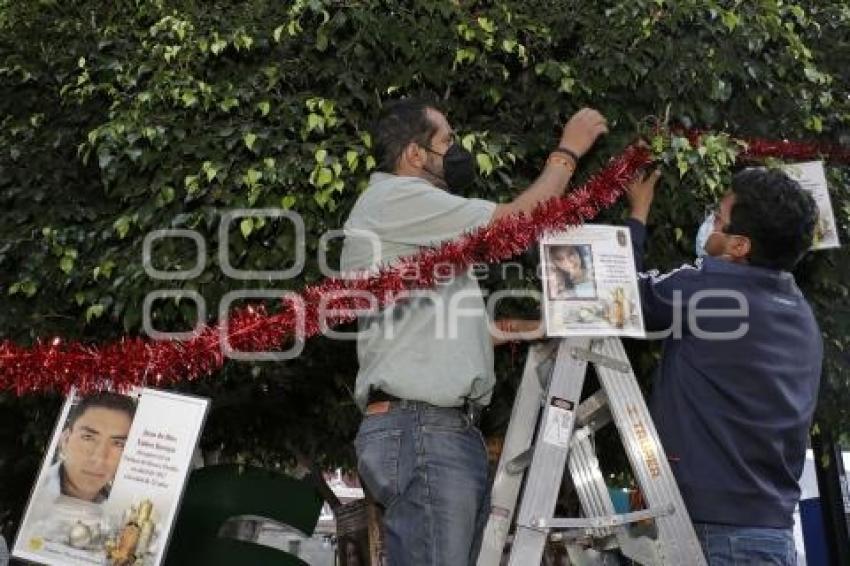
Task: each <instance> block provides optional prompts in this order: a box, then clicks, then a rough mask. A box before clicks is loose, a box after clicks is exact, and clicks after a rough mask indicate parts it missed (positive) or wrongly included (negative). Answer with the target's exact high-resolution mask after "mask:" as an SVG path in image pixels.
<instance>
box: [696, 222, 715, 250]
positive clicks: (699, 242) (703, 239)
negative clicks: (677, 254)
mask: <svg viewBox="0 0 850 566" xmlns="http://www.w3.org/2000/svg"><path fill="white" fill-rule="evenodd" d="M713 232H714V213H713V212H709V213H708V215H707V216H706V217H705V220H703V221H702V224H700V227H699V230H698V231H697V238H696V246H695V248H696V252H697V257H703V256H707V255H708V252H707V251H706V250H705V244H706V243H708V238H709V236H711V234H712V233H713Z"/></svg>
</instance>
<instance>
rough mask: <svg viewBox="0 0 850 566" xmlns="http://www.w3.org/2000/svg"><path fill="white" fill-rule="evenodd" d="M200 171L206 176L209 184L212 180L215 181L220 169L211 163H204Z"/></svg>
mask: <svg viewBox="0 0 850 566" xmlns="http://www.w3.org/2000/svg"><path fill="white" fill-rule="evenodd" d="M201 169H202V170H203V172H204V174H206V176H207V183H210V182H212V180H213V179H215V176H216V175H218V172H219V171H220V170H221V167H219V166H217V165H216V164H214V163H213V162H212V161H204V164H203V165H202V166H201Z"/></svg>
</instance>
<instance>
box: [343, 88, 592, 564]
mask: <svg viewBox="0 0 850 566" xmlns="http://www.w3.org/2000/svg"><path fill="white" fill-rule="evenodd" d="M606 131H607V128H606V123H605V119H604V118H603V117H602V115H601V114H599V113H598V112H596V111H595V110H591V109H588V108H585V109H583V110H581V111H579V112H578V113H576V114H575V115H574V116H573V117H572V118H571V119H570V120H569V121H568V122H567V124H566V125H565V126H564V129H563V133H562V136H561V143H560V145H559V146H558V147H557V148H556V149H555V150H554V151H553V152H552V154H551V155H550V157H549V159H548V161H547V164H546V167H545V168H544V170H543V172H542V173H541V174H540V176H539V177H538V178H537V180H535V182H534V183H533V184H532V185H531V186H530V187H528V188H527V189H526V190H525V191H523V192H522V193H521V194H520V195H519V196H517V197H516V198H515V199H514V200H513V201H512V202H509V203H504V204H496V203H491V202H487V201H484V200H479V199H466V198H462V197H460V196H457V195H455V194H452V191H457V190H460V189H463V188H464V185H468V184H469V183H471V182H472V181H474V178H475V171H476V165H475V160H474V159H473V157H472V155H470V154H469V153H468V152H466V151H465V150H463V149H462V148H461V147H460V145H458V144H456V143H455V142H454V135H453V131H452V129H451V126H450V125H449V123H448V121H447V119H446V117H445V116H444V115H443V114H442V113H441V112H439V111H438V110H437V109H436V108H434V107H433V106H429V105H426V104H422V103H419V102H415V101H409V100H402V101H397V102H395V103H391V104H388V105H387V106H386V107H385V108H384V110H383V111H382V113H381V116H380V118H379V120H378V122H377V125H376V127H375V131H374V132H373V140H374V146H375V157H376V159H377V161H378V170H379V172H378V173H375V174H374V175H373V176H372V178H371V179H370V183H369V186H368V188H367V189H366V191H365V192H364V193H363V194H362V195H361V197H360V198H359V199H358V201H357V203H355V205H354V208H353V209H352V211H351V214H350V216H349V218H348V220H347V221H346V223H345V227H344V228H345V232H346V239H345V242H344V245H343V253H342V269H343V271H345V272H359V273H361V274H362V273H364V272H367V273H368V272H372V271H375V270H377V269H378V268H379V267H380V266H383V265H387V264H391V263H392V262H393V261H394V260H396V259H397V258H399V257H403V256H408V255H412V254H416V253H417V252H419V251H421V250H422V249H423V248H427V247H431V246H434V245H437V244H439V243H441V242H444V241H446V240H452V239H456V238H458V237H459V236H461V235H463V234H464V233H466V232H469V231H471V230H473V229H475V228H478V227H480V226H484V225H486V224H488V223H490V222H492V221H494V220H497V219H499V218H502V217H505V216H509V215H512V214H517V213H529V212H531V211H532V210H533V209H534V208H535V207H536V206H537V205H538V204H540V203H541V202H543V201H545V200H548V199H549V198H552V197H556V196H560V195H562V194H563V193H564V190H565V189H566V186H567V183H568V181H569V179H570V177H571V175H572V173H573V171H574V170H575V167H576V164H577V162H578V159H579V158H580V157H581V156H582V155H583V154H584V153H585V152H586V151H587V150H588V149H589V148H590V147H591V146H592V145H593V143H594V142H595V141H596V139H597V137H598V136H599V135H601V134H602V133H604V132H606ZM441 279H442V281H441V282H440V283H439V284H438V285H437V286H436V288H434V289H430V290H421V291H414V292H411V293H410V294H408V295H407V296H405V297H402V298H401V299H400V300H399V301H397V302H396V303H395V304H394V305H393V306H389V307H387V308H385V309H384V310H383V311H381V312H378V313H375V314H373V315H371V316H364V317H361V319H360V321H359V322H360V334H359V335H358V344H357V346H358V358H359V362H360V370H359V373H358V375H357V383H356V387H355V390H356V391H355V393H356V398H357V402H358V404H359V405H360V406H361V408H363V409H365V413H366V416H365V417H364V419H363V422H362V424H361V426H360V429H359V431H358V433H357V438H356V440H355V447H356V449H357V457H358V471H359V473H360V476H361V479H362V480H363V483H364V485H365V487H366V488H367V489H368V490H369V491H370V493H371V494H372V495H373V496H374V497H375V499H376V500H377V501H378V503H380V504H381V505H382V506H383V507H384V519H383V521H384V532H385V536H386V549H387V559H388V564H393V565H395V564H401V565H408V564H410V565H413V564H415V565H417V566H418V565H435V566H436V565H464V564H472V563H474V562H475V560H476V558H477V554H478V545H479V543H480V535H481V531H482V530H483V527H484V524H485V523H486V519H487V516H488V514H489V485H488V478H487V456H486V447H485V446H484V443H483V438H482V437H481V433H480V432H479V431H478V429H477V428H476V426H475V425H474V423H473V422H472V419H471V417H470V416H469V411H468V410H467V409H468V408H469V407H470V406H473V405H474V406H483V405H487V404H488V403H489V402H490V394H491V392H492V389H493V385H494V381H495V378H494V373H493V339H492V338H491V334H490V331H489V324H488V319H487V314H486V309H485V305H484V299H483V297H482V295H481V290H480V288H479V287H478V283H477V281H476V280H475V279H474V278H473V277H472V276H471V275H470V273H468V272H463V273H449V274H446V276H445V277H443V278H441ZM515 324H516V325H517V326H516V327H518V328H522V325H521V324H519V323H515ZM525 328H528V327H525ZM532 334H533V333H532Z"/></svg>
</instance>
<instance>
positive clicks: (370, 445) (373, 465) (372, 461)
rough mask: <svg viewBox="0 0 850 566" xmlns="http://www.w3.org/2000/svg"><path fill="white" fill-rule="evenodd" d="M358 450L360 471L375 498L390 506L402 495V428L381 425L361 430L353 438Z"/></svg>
mask: <svg viewBox="0 0 850 566" xmlns="http://www.w3.org/2000/svg"><path fill="white" fill-rule="evenodd" d="M354 448H355V450H356V451H357V472H358V473H359V474H360V479H361V480H362V481H363V483H365V484H366V487H367V488H368V489H369V492H370V493H371V494H372V497H374V498H375V500H376V501H377V502H378V503H380V504H381V505H383V506H384V507H387V506H389V505H390V504H391V503H392V502H393V500H395V498H396V497H398V495H399V489H398V458H399V452H400V451H401V430H399V429H389V430H387V429H382V430H376V431H373V432H366V433H365V434H358V435H357V438H356V439H355V441H354Z"/></svg>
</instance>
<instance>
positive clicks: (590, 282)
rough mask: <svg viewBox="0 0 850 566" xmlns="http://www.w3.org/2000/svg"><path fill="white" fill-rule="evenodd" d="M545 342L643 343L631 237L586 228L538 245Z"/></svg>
mask: <svg viewBox="0 0 850 566" xmlns="http://www.w3.org/2000/svg"><path fill="white" fill-rule="evenodd" d="M540 258H541V265H542V275H543V277H542V279H543V297H544V309H543V312H544V318H545V320H546V334H547V335H548V336H631V337H643V336H644V335H645V334H644V328H643V315H642V313H641V307H640V297H639V295H638V288H637V273H636V272H635V263H634V256H633V255H632V244H631V237H630V235H629V231H628V229H627V228H624V227H622V226H604V225H588V226H582V227H581V228H577V229H574V230H570V231H568V232H561V233H558V234H553V235H550V236H547V237H545V238H543V239H542V240H541V242H540Z"/></svg>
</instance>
